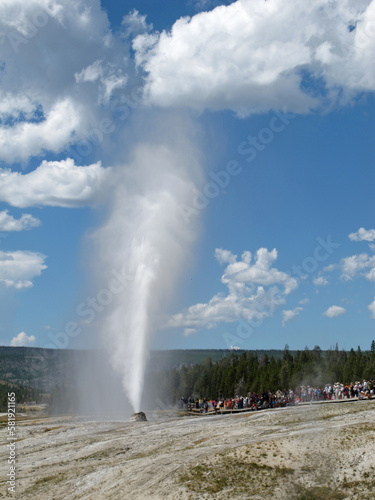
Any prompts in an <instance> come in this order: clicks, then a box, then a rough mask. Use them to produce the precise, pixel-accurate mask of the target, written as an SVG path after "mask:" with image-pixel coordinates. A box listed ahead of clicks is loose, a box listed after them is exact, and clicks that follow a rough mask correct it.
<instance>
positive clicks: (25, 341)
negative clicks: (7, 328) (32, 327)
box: [10, 332, 36, 347]
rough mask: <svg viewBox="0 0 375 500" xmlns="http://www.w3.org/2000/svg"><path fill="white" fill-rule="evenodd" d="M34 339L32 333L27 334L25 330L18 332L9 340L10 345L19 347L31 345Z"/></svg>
mask: <svg viewBox="0 0 375 500" xmlns="http://www.w3.org/2000/svg"><path fill="white" fill-rule="evenodd" d="M35 341H36V338H35V337H34V335H30V336H27V335H26V333H25V332H20V333H19V334H18V335H17V336H16V337H13V338H12V340H11V341H10V345H11V346H12V347H20V346H30V345H33V344H34V343H35Z"/></svg>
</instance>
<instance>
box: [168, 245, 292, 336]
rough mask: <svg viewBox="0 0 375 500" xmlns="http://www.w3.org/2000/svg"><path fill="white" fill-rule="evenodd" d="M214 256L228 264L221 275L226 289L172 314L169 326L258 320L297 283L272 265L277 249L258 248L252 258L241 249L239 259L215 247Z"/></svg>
mask: <svg viewBox="0 0 375 500" xmlns="http://www.w3.org/2000/svg"><path fill="white" fill-rule="evenodd" d="M215 256H216V258H217V260H218V261H219V262H220V263H221V264H228V265H227V267H226V269H225V270H224V273H223V275H222V277H221V282H222V283H223V284H224V285H226V286H227V288H228V293H227V294H223V293H218V294H216V295H214V297H212V298H211V300H210V301H209V302H207V303H203V304H195V305H193V306H191V307H189V308H188V309H187V310H186V311H183V312H181V313H178V314H176V315H174V316H173V317H172V318H171V320H170V322H169V326H170V327H185V328H195V329H197V328H212V327H214V326H215V325H217V324H218V323H229V322H233V321H237V320H240V319H242V320H245V321H248V322H251V321H261V320H262V319H263V318H265V317H268V316H272V315H273V312H274V310H275V308H276V307H277V306H278V305H280V304H283V303H285V296H286V295H288V294H289V293H290V292H291V291H292V290H294V289H295V288H296V287H297V281H296V280H295V279H294V278H292V277H291V276H289V275H288V274H286V273H284V272H282V271H279V270H278V269H276V268H275V267H272V264H273V262H274V261H275V260H276V258H277V251H276V249H273V250H272V251H268V250H267V249H266V248H261V249H259V250H258V251H257V252H256V254H255V257H254V259H253V257H252V254H251V253H250V252H247V251H246V252H244V253H243V254H242V256H241V259H239V260H238V258H237V256H236V255H234V254H232V253H231V252H229V251H228V250H223V249H217V250H216V252H215Z"/></svg>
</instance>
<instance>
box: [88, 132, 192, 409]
mask: <svg viewBox="0 0 375 500" xmlns="http://www.w3.org/2000/svg"><path fill="white" fill-rule="evenodd" d="M159 135H160V132H159ZM165 136H166V137H167V139H165V138H161V139H160V137H159V138H158V142H157V143H155V142H151V141H149V142H142V143H138V145H136V146H135V148H134V150H133V152H132V154H131V158H130V161H129V163H128V164H127V165H123V166H119V167H117V177H116V181H117V183H116V188H115V192H114V197H113V202H112V206H111V212H110V215H109V218H108V221H107V222H106V224H105V225H104V226H103V227H102V228H101V229H99V230H98V231H97V233H96V237H97V238H98V241H99V245H100V246H99V248H100V255H99V265H100V270H99V271H100V273H101V275H102V278H101V279H102V283H103V286H106V287H107V288H108V285H107V284H108V283H110V282H111V280H112V281H113V278H114V276H117V277H118V278H119V280H120V281H121V285H120V284H119V281H117V283H116V285H115V286H113V288H112V290H111V293H112V294H113V296H112V298H111V302H110V304H109V305H108V307H107V311H108V314H107V315H106V317H105V319H104V321H103V323H102V325H101V329H102V333H103V339H104V341H105V344H106V346H107V348H108V349H109V352H110V357H111V363H112V365H113V367H114V369H115V370H116V371H117V372H118V373H119V374H120V375H121V378H122V384H123V387H124V389H125V392H126V394H127V396H128V398H129V400H130V403H131V405H132V407H133V410H134V412H135V413H138V412H140V409H141V397H142V390H143V383H144V373H145V368H146V363H147V359H148V353H149V341H150V334H151V332H153V331H155V330H157V329H158V327H159V326H160V324H161V320H162V318H163V313H165V311H166V306H167V299H168V297H169V294H170V292H171V291H172V288H173V284H174V282H175V280H176V278H177V276H178V274H179V272H180V271H181V270H183V268H184V261H185V259H186V257H187V255H188V253H189V249H190V247H191V243H192V241H193V240H194V236H195V230H194V227H195V225H196V219H197V217H196V216H194V215H192V217H191V218H190V220H189V221H188V220H187V218H186V216H185V217H184V213H183V211H184V207H185V209H186V206H190V207H191V206H193V205H192V204H193V201H192V199H193V196H194V189H195V188H196V186H197V184H199V183H200V182H201V169H200V166H199V161H198V158H197V156H198V155H197V152H196V148H195V147H194V145H193V142H192V141H191V140H189V139H188V138H187V136H188V130H186V127H184V128H183V130H182V129H181V125H180V124H178V126H177V127H172V129H170V130H168V131H167V133H166V134H165Z"/></svg>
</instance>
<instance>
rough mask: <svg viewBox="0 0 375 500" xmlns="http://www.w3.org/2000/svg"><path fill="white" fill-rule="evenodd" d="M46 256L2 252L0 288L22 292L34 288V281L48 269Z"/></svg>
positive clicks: (24, 252) (33, 253)
mask: <svg viewBox="0 0 375 500" xmlns="http://www.w3.org/2000/svg"><path fill="white" fill-rule="evenodd" d="M45 259H46V256H45V255H43V254H41V253H36V252H28V251H22V250H18V251H14V252H1V251H0V287H5V288H13V289H16V290H21V289H24V288H30V287H32V286H33V283H32V279H33V278H35V277H36V276H40V275H41V273H42V271H43V270H44V269H46V268H47V266H46V265H45V263H44V261H45Z"/></svg>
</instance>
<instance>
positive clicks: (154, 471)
mask: <svg viewBox="0 0 375 500" xmlns="http://www.w3.org/2000/svg"><path fill="white" fill-rule="evenodd" d="M147 418H148V421H147V422H124V421H96V420H95V421H94V420H87V419H82V418H76V417H53V418H48V417H46V418H35V417H34V418H25V419H24V420H20V421H18V423H17V424H18V425H17V438H18V444H17V485H16V495H12V494H11V493H10V492H8V491H7V484H6V474H7V472H8V470H9V468H8V467H9V466H8V464H7V462H6V453H7V452H6V451H5V450H6V447H5V443H6V442H7V437H8V434H7V429H6V428H5V427H3V428H2V429H1V442H2V443H3V444H2V450H3V452H2V454H1V455H2V460H1V463H0V466H1V491H0V497H1V498H8V497H12V498H20V499H21V498H22V499H23V500H28V499H33V500H34V499H36V498H37V499H38V500H44V499H51V500H52V499H56V500H62V499H66V500H78V499H79V500H86V499H87V500H89V499H90V500H101V499H106V500H107V499H116V500H122V499H146V498H147V499H164V498H166V499H192V500H193V499H204V498H207V499H211V498H217V499H224V498H225V499H236V498H254V499H258V498H259V499H261V498H277V499H300V500H302V499H314V498H316V499H325V500H326V499H345V498H347V499H353V498H354V499H366V498H368V499H372V498H374V491H375V401H358V402H352V403H328V404H313V405H308V406H300V407H292V408H282V409H277V410H266V411H260V412H251V413H243V414H239V415H226V416H202V417H186V416H185V417H181V416H175V417H172V418H171V416H170V414H164V415H163V414H162V413H159V414H158V415H149V414H148V415H147ZM4 420H5V419H4ZM3 425H4V426H5V421H4V422H3Z"/></svg>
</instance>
